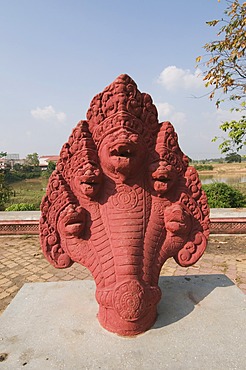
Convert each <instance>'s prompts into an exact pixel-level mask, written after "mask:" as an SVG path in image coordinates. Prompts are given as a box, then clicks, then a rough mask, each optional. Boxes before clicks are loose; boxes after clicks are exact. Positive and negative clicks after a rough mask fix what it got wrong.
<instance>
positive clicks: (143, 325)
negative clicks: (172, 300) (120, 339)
mask: <svg viewBox="0 0 246 370" xmlns="http://www.w3.org/2000/svg"><path fill="white" fill-rule="evenodd" d="M97 317H98V321H99V322H100V324H101V325H102V327H103V328H105V329H106V330H108V331H110V332H112V333H115V334H118V335H122V336H129V337H132V336H135V335H138V334H142V333H143V332H145V331H146V330H148V329H150V328H151V327H152V326H153V325H154V323H155V321H156V318H157V309H156V306H152V307H151V308H150V310H149V311H147V312H146V314H145V315H144V316H143V317H140V318H139V319H137V320H134V321H128V320H124V319H123V318H122V317H120V316H119V315H118V313H117V312H115V310H114V309H113V308H106V307H103V306H99V312H98V315H97Z"/></svg>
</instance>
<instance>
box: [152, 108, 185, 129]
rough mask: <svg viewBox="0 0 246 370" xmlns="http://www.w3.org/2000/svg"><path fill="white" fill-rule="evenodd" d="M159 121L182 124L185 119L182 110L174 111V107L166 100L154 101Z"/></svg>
mask: <svg viewBox="0 0 246 370" xmlns="http://www.w3.org/2000/svg"><path fill="white" fill-rule="evenodd" d="M156 107H157V110H158V116H159V120H160V121H170V122H171V123H173V124H174V125H183V124H184V123H185V122H186V121H187V119H186V114H185V113H184V112H178V111H175V107H174V106H173V105H171V104H169V103H167V102H165V103H156Z"/></svg>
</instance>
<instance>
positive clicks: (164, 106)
mask: <svg viewBox="0 0 246 370" xmlns="http://www.w3.org/2000/svg"><path fill="white" fill-rule="evenodd" d="M156 107H157V109H158V113H159V116H161V117H169V116H170V114H171V113H172V112H173V111H174V107H173V105H171V104H169V103H157V104H156Z"/></svg>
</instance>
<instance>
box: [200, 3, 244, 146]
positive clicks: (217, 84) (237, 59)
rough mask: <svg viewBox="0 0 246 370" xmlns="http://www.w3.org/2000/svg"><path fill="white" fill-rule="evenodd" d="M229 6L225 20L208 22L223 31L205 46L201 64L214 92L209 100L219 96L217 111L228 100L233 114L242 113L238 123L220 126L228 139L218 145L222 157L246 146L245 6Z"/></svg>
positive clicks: (234, 121) (208, 85)
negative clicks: (206, 54)
mask: <svg viewBox="0 0 246 370" xmlns="http://www.w3.org/2000/svg"><path fill="white" fill-rule="evenodd" d="M226 3H227V8H226V10H225V11H224V14H225V17H222V18H221V19H219V20H213V21H210V22H207V24H208V25H209V26H210V27H215V26H217V25H220V26H221V27H220V29H219V32H218V33H217V40H215V41H212V42H209V43H207V44H205V45H204V47H203V48H204V49H205V50H206V51H207V52H208V55H209V57H208V59H207V60H205V61H204V62H203V63H201V65H203V66H204V67H205V68H206V71H205V72H204V80H205V81H206V84H205V86H207V87H211V88H212V90H211V93H210V95H209V98H210V99H211V100H212V99H214V98H215V94H216V96H217V98H216V101H215V104H216V106H217V107H219V106H220V104H221V102H223V101H224V100H225V99H226V100H229V101H231V104H232V110H235V111H238V112H241V118H240V119H239V120H238V121H236V120H233V121H230V122H229V121H228V122H224V123H222V125H221V126H220V128H221V129H222V131H224V132H226V133H227V135H228V138H227V139H225V138H222V140H223V141H222V143H221V144H220V145H219V148H220V150H221V152H222V153H226V152H229V151H238V150H240V149H242V147H243V146H244V145H245V144H246V140H245V138H246V136H245V135H246V116H245V110H246V101H245V97H246V55H245V51H246V2H243V3H240V2H239V0H235V1H231V0H226ZM201 59H202V57H201V56H199V57H197V59H196V60H197V62H198V63H200V61H201ZM217 93H219V94H217ZM217 139H218V137H215V138H214V139H213V141H216V140H217Z"/></svg>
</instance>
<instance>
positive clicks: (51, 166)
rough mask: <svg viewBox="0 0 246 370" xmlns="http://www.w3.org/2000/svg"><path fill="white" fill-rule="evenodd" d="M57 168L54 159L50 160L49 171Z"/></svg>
mask: <svg viewBox="0 0 246 370" xmlns="http://www.w3.org/2000/svg"><path fill="white" fill-rule="evenodd" d="M55 168H56V163H55V162H54V161H49V162H48V167H47V171H49V172H50V173H52V172H53V171H54V170H55Z"/></svg>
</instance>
